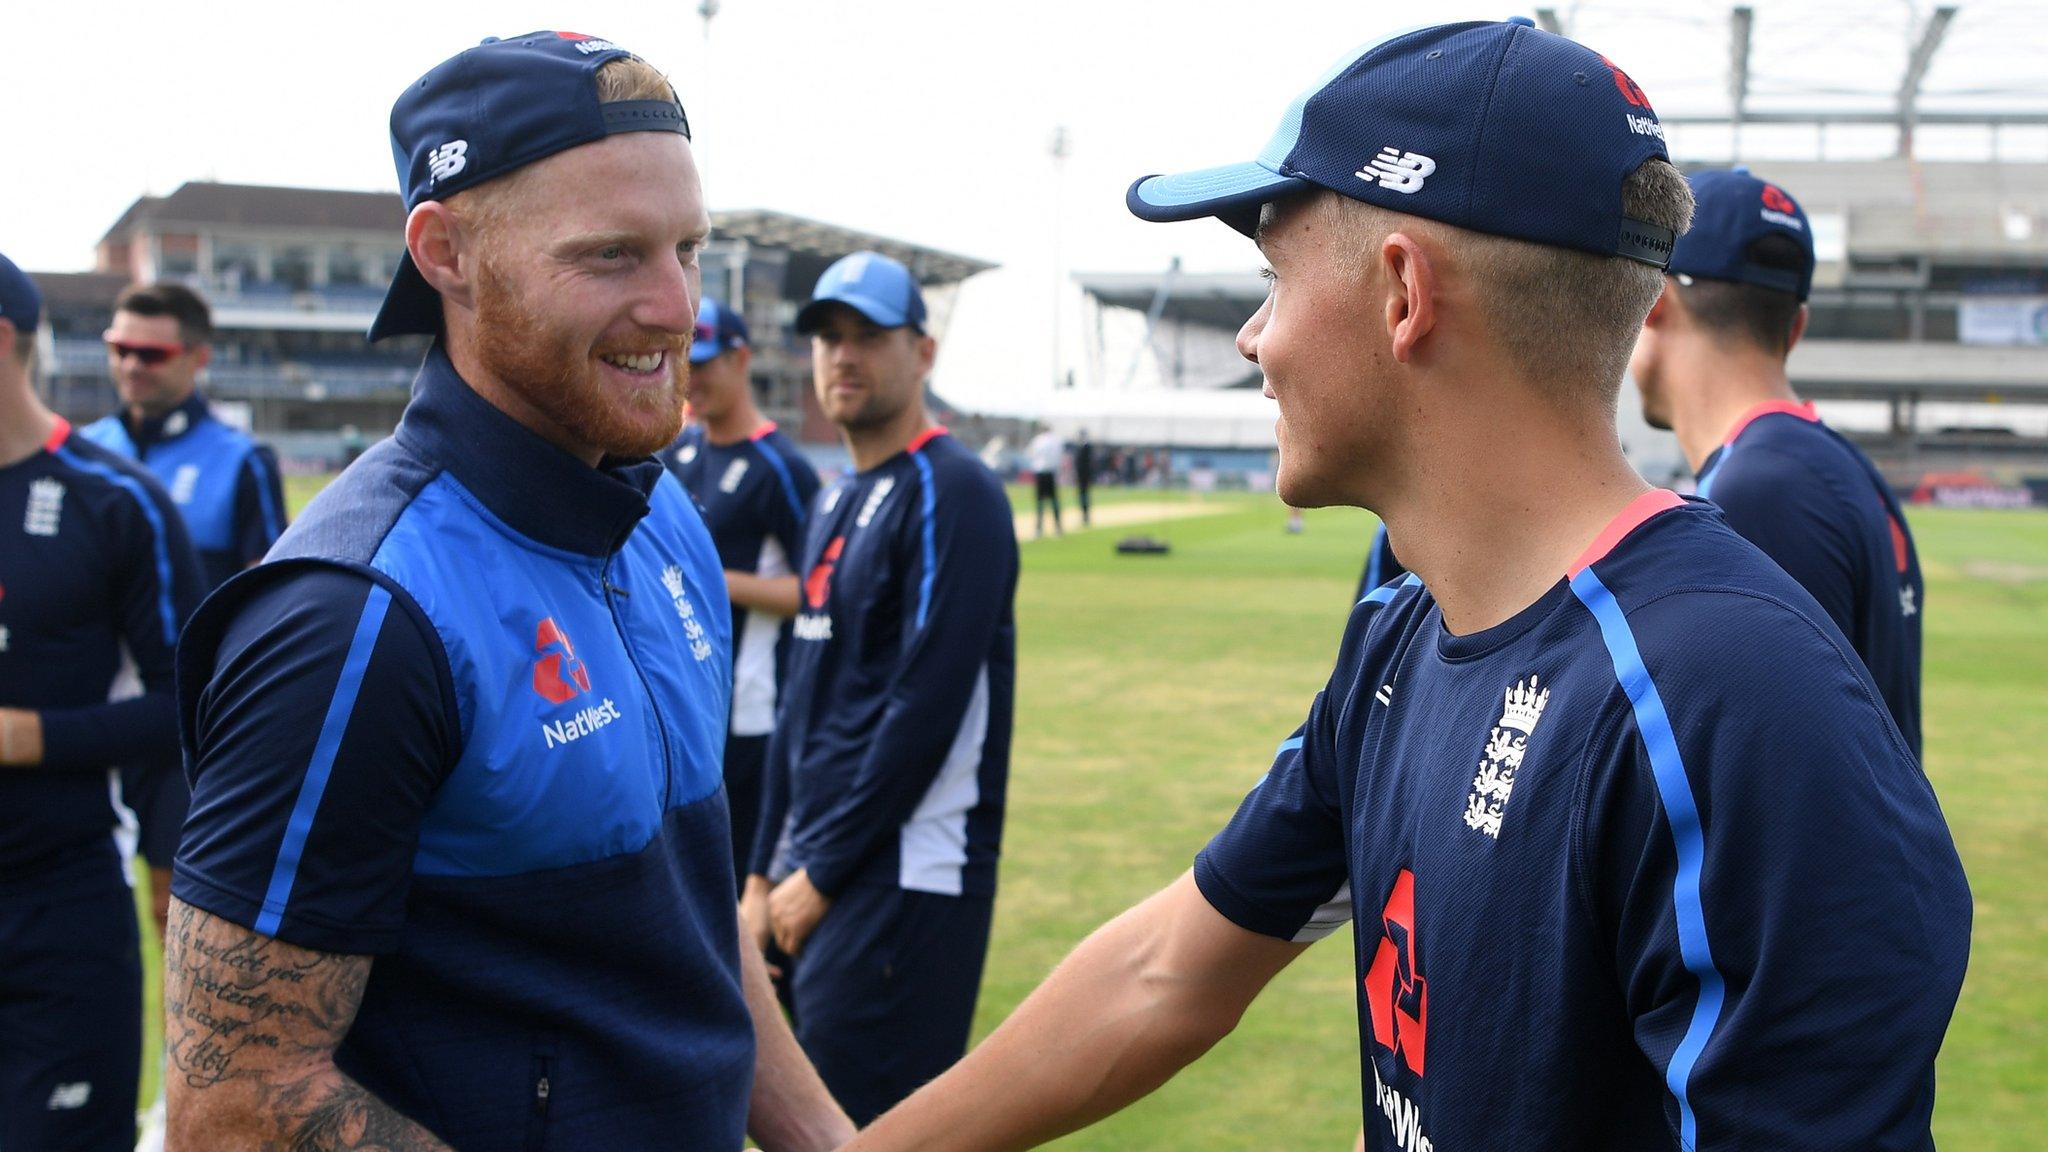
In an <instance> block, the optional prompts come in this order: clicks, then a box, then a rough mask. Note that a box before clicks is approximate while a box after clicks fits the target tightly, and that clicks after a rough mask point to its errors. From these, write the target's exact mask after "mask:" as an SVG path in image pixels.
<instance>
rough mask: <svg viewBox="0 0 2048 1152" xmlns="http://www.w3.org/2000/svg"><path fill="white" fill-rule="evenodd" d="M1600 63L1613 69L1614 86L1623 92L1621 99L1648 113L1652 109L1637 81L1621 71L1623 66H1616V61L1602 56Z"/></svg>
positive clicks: (1630, 105) (1632, 106)
mask: <svg viewBox="0 0 2048 1152" xmlns="http://www.w3.org/2000/svg"><path fill="white" fill-rule="evenodd" d="M1600 62H1601V63H1602V64H1605V65H1607V67H1609V68H1610V69H1613V71H1614V86H1615V87H1616V88H1618V89H1620V90H1621V98H1622V99H1623V100H1626V101H1628V103H1629V107H1631V108H1641V109H1644V110H1645V111H1648V110H1649V107H1650V98H1649V97H1648V96H1646V95H1644V94H1643V90H1642V88H1641V87H1640V86H1639V85H1637V84H1636V82H1635V81H1633V80H1631V79H1629V78H1628V73H1626V72H1623V71H1622V70H1621V65H1619V64H1616V63H1615V62H1614V61H1612V60H1609V59H1608V58H1607V57H1605V56H1602V57H1601V58H1600Z"/></svg>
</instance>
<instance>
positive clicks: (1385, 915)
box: [1365, 868, 1429, 1076]
mask: <svg viewBox="0 0 2048 1152" xmlns="http://www.w3.org/2000/svg"><path fill="white" fill-rule="evenodd" d="M1380 918H1381V920H1382V921H1384V922H1385V925H1386V933H1387V934H1386V935H1385V936H1384V937H1382V938H1381V939H1380V946H1379V950H1378V951H1377V952H1375V953H1374V954H1373V958H1372V967H1371V968H1368V969H1367V970H1366V973H1365V1001H1366V1005H1367V1006H1368V1007H1369V1008H1370V1009H1371V1011H1372V1038H1373V1039H1374V1040H1376V1041H1378V1042H1379V1046H1380V1047H1382V1048H1385V1049H1387V1050H1388V1051H1390V1052H1393V1053H1395V1054H1396V1055H1397V1056H1399V1057H1400V1059H1401V1063H1403V1064H1406V1065H1407V1066H1408V1070H1409V1071H1411V1072H1413V1073H1415V1074H1416V1075H1417V1076H1420V1075H1422V1049H1423V1038H1424V1035H1425V1033H1427V1032H1428V1030H1429V981H1427V980H1424V979H1423V978H1422V970H1421V969H1420V968H1419V967H1418V966H1417V965H1416V962H1415V873H1413V872H1410V871H1409V870H1408V869H1406V868H1403V869H1401V874H1400V875H1399V876H1397V877H1395V879H1394V890H1393V892H1391V893H1389V894H1388V896H1387V907H1386V910H1385V911H1383V912H1381V913H1380Z"/></svg>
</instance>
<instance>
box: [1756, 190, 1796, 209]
mask: <svg viewBox="0 0 2048 1152" xmlns="http://www.w3.org/2000/svg"><path fill="white" fill-rule="evenodd" d="M1764 207H1766V208H1769V209H1770V210H1771V211H1773V212H1787V213H1790V212H1797V211H1799V205H1797V204H1794V203H1793V202H1792V198H1791V197H1790V196H1787V195H1785V193H1784V191H1783V190H1782V189H1780V188H1779V187H1778V186H1777V185H1776V184H1766V185H1764Z"/></svg>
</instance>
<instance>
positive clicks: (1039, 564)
mask: <svg viewBox="0 0 2048 1152" xmlns="http://www.w3.org/2000/svg"><path fill="white" fill-rule="evenodd" d="M316 486H317V485H314V484H307V483H304V482H300V481H295V482H294V483H293V485H292V487H291V495H292V498H293V504H294V506H295V507H296V506H298V505H300V504H302V503H303V502H304V500H305V499H306V498H307V497H309V496H310V493H311V491H312V489H313V488H314V487H316ZM1101 498H1102V499H1103V501H1104V502H1105V504H1113V503H1120V502H1124V501H1154V500H1162V499H1163V500H1170V501H1180V500H1184V499H1186V498H1185V497H1180V496H1174V495H1163V496H1162V495H1160V494H1154V493H1128V494H1127V493H1121V492H1104V493H1102V494H1101ZM1206 503H1207V504H1208V505H1210V506H1212V507H1214V508H1216V509H1218V511H1217V512H1216V513H1215V514H1213V515H1205V516H1197V517H1191V518H1186V519H1179V520H1175V521H1173V522H1171V523H1167V524H1162V525H1157V526H1151V527H1147V528H1146V529H1145V530H1146V531H1151V532H1153V533H1155V534H1159V535H1165V536H1167V537H1169V538H1170V539H1171V541H1172V543H1173V548H1174V551H1173V554H1172V555H1171V556H1168V557H1116V556H1113V555H1112V554H1111V553H1110V550H1109V545H1110V543H1111V541H1112V540H1113V539H1114V538H1115V537H1116V536H1117V535H1120V534H1121V532H1122V530H1121V529H1120V530H1104V531H1096V532H1087V533H1075V534H1072V535H1070V536H1068V537H1066V538H1065V539H1059V540H1046V541H1027V542H1026V543H1025V544H1024V546H1023V555H1024V579H1023V582H1022V587H1021V589H1020V591H1019V593H1018V602H1017V613H1018V621H1019V629H1018V631H1019V641H1018V647H1019V653H1018V655H1019V666H1020V674H1019V686H1018V694H1017V736H1016V743H1015V750H1014V767H1013V769H1012V774H1011V789H1010V795H1011V808H1010V817H1009V827H1008V832H1007V835H1006V841H1007V852H1006V855H1005V860H1004V865H1003V880H1002V894H1001V896H1000V897H999V900H998V903H997V914H996V924H995V935H994V940H993V943H992V945H991V950H990V955H989V963H988V973H987V977H986V980H985V983H984V985H983V993H982V999H981V1005H980V1013H979V1015H978V1018H977V1021H976V1035H977V1036H981V1035H985V1034H986V1033H987V1032H988V1031H989V1029H991V1028H993V1027H994V1026H995V1024H996V1023H997V1022H998V1021H999V1020H1001V1019H1002V1018H1003V1016H1005V1015H1006V1014H1007V1013H1008V1012H1009V1011H1010V1010H1011V1009H1012V1008H1014V1007H1015V1005H1016V1003H1017V1002H1018V1001H1019V1000H1020V999H1022V998H1023V996H1024V995H1025V994H1026V993H1028V992H1029V991H1030V990H1031V988H1032V987H1034V986H1035V985H1036V984H1037V983H1038V981H1039V980H1041V979H1042V978H1043V977H1044V975H1045V973H1046V972H1047V971H1048V970H1050V969H1051V967H1052V966H1053V965H1054V964H1055V963H1057V962H1058V961H1059V959H1060V957H1061V956H1063V955H1064V954H1065V953H1066V952H1067V951H1068V950H1069V949H1070V948H1072V946H1073V945H1074V944H1075V943H1076V942H1077V941H1079V940H1080V939H1081V938H1082V937H1083V936H1084V935H1086V934H1087V933H1088V932H1089V931H1090V930H1092V929H1093V928H1094V927H1096V926H1097V925H1098V924H1100V923H1101V922H1102V921H1103V920H1105V919H1107V918H1108V917H1110V916H1113V915H1115V914H1116V913H1117V912H1119V911H1121V910H1122V909H1124V908H1125V907H1127V906H1129V905H1130V904H1132V903H1134V902H1136V901H1137V900H1139V899H1141V898H1142V897H1144V896H1145V895H1147V894H1148V893H1150V892H1152V891H1154V890H1155V889H1157V888H1159V887H1160V886H1162V885H1164V884H1165V883H1167V882H1168V881H1170V880H1171V879H1172V878H1173V877H1174V876H1175V875H1177V874H1178V873H1179V872H1180V871H1181V870H1182V869H1184V868H1185V867H1187V865H1188V863H1189V861H1190V860H1191V859H1192V857H1193V855H1194V853H1195V851H1196V850H1197V849H1198V848H1200V847H1201V845H1202V844H1203V843H1204V842H1205V841H1206V840H1207V838H1208V836H1209V835H1210V833H1212V832H1213V831H1214V830H1215V829H1216V828H1217V827H1218V826H1219V825H1220V824H1221V823H1222V822H1223V821H1224V820H1225V819H1226V818H1227V817H1228V816H1229V814H1230V812H1231V811H1232V810H1233V809H1234V808H1235V806H1236V804H1237V802H1238V800H1239V799H1240V798H1241V796H1242V794H1243V793H1244V791H1245V790H1246V789H1247V788H1248V787H1249V786H1250V785H1251V783H1252V782H1253V781H1255V780H1256V779H1257V778H1258V776H1259V774H1260V773H1262V772H1263V771H1264V770H1265V767H1266V765H1267V762H1268V760H1269V759H1270V755H1271V752H1272V749H1273V746H1274V744H1275V743H1276V742H1277V741H1278V740H1279V739H1280V738H1281V737H1283V736H1284V735H1286V733H1287V732H1288V731H1290V730H1291V729H1292V728H1293V726H1294V724H1295V723H1296V722H1297V721H1298V720H1299V719H1300V717H1301V715H1302V714H1303V712H1304V711H1305V709H1306V708H1307V705H1308V701H1309V699H1310V697H1311V696H1312V695H1313V694H1314V692H1315V690H1316V689H1317V688H1318V687H1319V686H1320V685H1321V683H1322V681H1323V679H1324V678H1325V677H1326V676H1327V674H1328V672H1329V667H1330V663H1331V660H1332V658H1333V656H1334V654H1335V650H1336V644H1337V639H1338V634H1339V632H1340V630H1341V628H1342V625H1343V620H1344V616H1345V613H1346V611H1347V606H1348V602H1349V599H1350V593H1351V591H1352V588H1353V586H1354V584H1355V582H1356V580H1357V576H1358V570H1359V565H1360V563H1361V562H1362V558H1363V554H1364V548H1365V542H1366V540H1367V536H1368V525H1369V524H1370V520H1369V518H1368V517H1367V516H1366V515H1365V514H1364V513H1362V512H1355V511H1350V510H1326V511H1316V512H1310V513H1309V514H1308V519H1307V531H1306V532H1305V533H1304V534H1303V535H1300V536H1287V535H1285V534H1283V533H1282V532H1281V524H1282V521H1283V520H1284V518H1285V513H1284V512H1283V511H1282V510H1281V509H1280V507H1279V506H1278V505H1277V504H1275V503H1274V502H1273V501H1272V500H1271V499H1270V498H1258V497H1245V496H1216V497H1211V498H1209V500H1208V501H1206ZM1021 506H1022V507H1025V508H1027V509H1028V506H1029V505H1028V496H1026V497H1025V499H1024V501H1023V502H1022V505H1021ZM1067 514H1068V516H1069V523H1070V525H1071V524H1072V522H1073V521H1072V517H1073V510H1072V509H1071V507H1069V508H1068V509H1067ZM1912 524H1913V529H1914V532H1915V533H1916V535H1917V536H1918V539H1919V545H1920V553H1921V558H1922V562H1923V565H1924V566H1925V568H1926V573H1927V584H1928V593H1927V598H1928V615H1927V664H1926V705H1925V706H1926V719H1925V724H1926V742H1927V754H1928V772H1929V774H1930V776H1932V778H1933V780H1934V783H1935V786H1936V788H1937V790H1938V791H1939V793H1940V796H1941V800H1942V804H1943V806H1944V809H1945V810H1946V812H1947V814H1948V818H1949V822H1950V825H1951V827H1952V828H1953V829H1954V832H1955V836H1956V840H1957V842H1958V844H1959V845H1960V847H1961V850H1962V854H1963V860H1964V863H1965V865H1966V867H1967V868H1968V870H1969V875H1970V881H1971V886H1972V889H1973V891H1974V893H1975V896H1976V925H1975V933H1974V946H1973V951H1972V956H1971V964H1970V973H1969V977H1968V980H1967V982H1966V984H1965V986H1964V989H1963V997H1962V1003H1961V1005H1960V1006H1959V1008H1958V1012H1957V1017H1956V1021H1955V1024H1954V1026H1953V1028H1951V1030H1950V1032H1949V1036H1948V1044H1947V1047H1946V1048H1945V1050H1944V1052H1943V1054H1942V1059H1941V1065H1940V1069H1939V1079H1940V1095H1939V1106H1938V1108H1937V1112H1936V1116H1935V1135H1936V1138H1937V1141H1938V1142H1939V1143H1940V1144H1941V1145H1942V1146H1944V1147H1954V1148H1970V1149H1977V1150H1987V1152H1988V1150H1994V1149H2022V1148H2034V1147H2037V1146H2038V1144H2039V1139H2038V1130H2039V1118H2040V1115H2041V1112H2042V1110H2043V1108H2044V1107H2048V889H2044V887H2043V885H2042V884H2041V878H2042V877H2043V876H2048V786H2044V784H2043V783H2042V781H2041V777H2040V770H2041V766H2042V764H2043V757H2042V754H2041V751H2040V750H2041V749H2042V748H2044V747H2048V710H2044V709H2043V706H2042V705H2043V701H2048V514H2041V513H2013V512H1976V511H1931V510H1930V511H1916V512H1915V513H1914V514H1913V515H1912ZM154 967H155V966H154V965H152V968H154ZM1352 986H1353V978H1352V972H1351V958H1350V953H1349V945H1348V943H1347V941H1346V938H1345V937H1342V936H1339V937H1336V938H1333V939H1332V940H1330V941H1327V942H1325V943H1323V944H1322V945H1320V946H1318V947H1316V948H1313V949H1311V950H1310V951H1309V952H1308V954H1307V955H1306V956H1305V957H1303V959H1302V960H1301V961H1300V962H1298V963H1297V964H1295V965H1294V967H1293V968H1292V969H1290V970H1289V971H1288V972H1286V973H1285V974H1283V975H1282V977H1281V978H1280V979H1279V980H1278V981H1277V982H1276V983H1275V984H1274V985H1273V987H1272V988H1270V989H1268V991H1267V992H1266V994H1265V995H1264V996H1262V997H1261V998H1260V1000H1259V1002H1258V1003H1257V1004H1256V1005H1254V1006H1253V1008H1252V1010H1251V1012H1250V1013H1249V1014H1248V1015H1247V1016H1246V1018H1245V1020H1244V1023H1243V1025H1242V1026H1241V1027H1240V1028H1239V1029H1238V1030H1237V1032H1236V1033H1235V1034H1234V1035H1232V1036H1231V1037H1230V1038H1229V1039H1227V1040H1225V1041H1224V1042H1223V1043H1222V1044H1221V1045H1219V1046H1218V1047H1217V1049H1216V1050H1215V1051H1214V1052H1212V1053H1210V1054H1209V1055H1208V1056H1207V1057H1205V1058H1204V1059H1203V1060H1202V1061H1200V1062H1198V1063H1197V1064H1196V1065H1195V1066H1194V1067H1192V1068H1190V1069H1189V1070H1188V1071H1187V1072H1186V1073H1184V1074H1183V1075H1181V1076H1180V1077H1179V1078H1178V1079H1177V1080H1175V1081H1174V1082H1173V1083H1172V1084H1170V1085H1168V1086H1167V1087H1166V1088H1165V1089H1163V1090H1162V1091H1160V1092H1159V1093H1158V1094H1156V1095H1154V1096H1153V1097H1152V1098H1151V1099H1149V1100H1147V1101H1145V1102H1144V1103H1142V1104H1140V1105H1138V1106H1137V1107H1135V1108H1132V1109H1130V1110H1129V1111H1127V1112H1125V1113H1124V1114H1122V1115H1120V1116H1118V1117H1115V1118H1113V1119H1111V1120H1109V1121H1107V1122H1105V1123H1103V1124H1101V1125H1098V1126H1097V1127H1095V1128H1093V1129H1090V1130H1089V1131H1087V1132H1085V1133H1082V1134H1080V1135H1077V1136H1074V1137H1071V1138H1070V1139H1068V1140H1066V1141H1064V1142H1062V1143H1061V1144H1060V1145H1058V1147H1060V1148H1063V1149H1068V1150H1070V1152H1078V1150H1082V1149H1089V1150H1101V1152H1108V1150H1112V1149H1127V1148H1175V1149H1180V1150H1182V1152H1200V1150H1207V1149H1217V1150H1221V1149H1233V1150H1235V1149H1241V1148H1245V1147H1248V1146H1254V1145H1256V1146H1263V1147H1288V1148H1326V1149H1337V1148H1342V1147H1348V1146H1349V1144H1348V1142H1349V1140H1350V1138H1351V1135H1352V1133H1354V1132H1355V1130H1356V1128H1357V1124H1358V1118H1359V1099H1358V1044H1357V1023H1356V1020H1355V1017H1354V1011H1353V1003H1354V1000H1353V993H1352ZM150 1003H151V1005H152V1011H151V1016H152V1020H151V1023H152V1026H154V1025H155V1023H156V1021H155V1019H154V1018H155V1015H156V1012H155V1007H154V1006H155V1004H156V1003H157V1001H156V999H155V994H154V989H152V998H151V1001H150ZM150 1075H151V1076H152V1077H153V1076H154V1069H151V1071H150ZM2029 1133H2035V1135H2028V1134H2029Z"/></svg>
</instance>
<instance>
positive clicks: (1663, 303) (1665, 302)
mask: <svg viewBox="0 0 2048 1152" xmlns="http://www.w3.org/2000/svg"><path fill="white" fill-rule="evenodd" d="M1677 301H1678V291H1677V289H1675V288H1673V287H1672V286H1671V278H1670V277H1668V276H1667V277H1665V278H1664V290H1663V291H1661V292H1659V293H1657V299H1656V301H1655V302H1653V303H1652V304H1651V305H1650V314H1649V315H1648V316H1645V317H1643V327H1645V328H1661V327H1663V326H1664V324H1665V322H1666V321H1668V320H1670V319H1671V310H1672V309H1674V308H1676V307H1678V303H1677Z"/></svg>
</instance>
